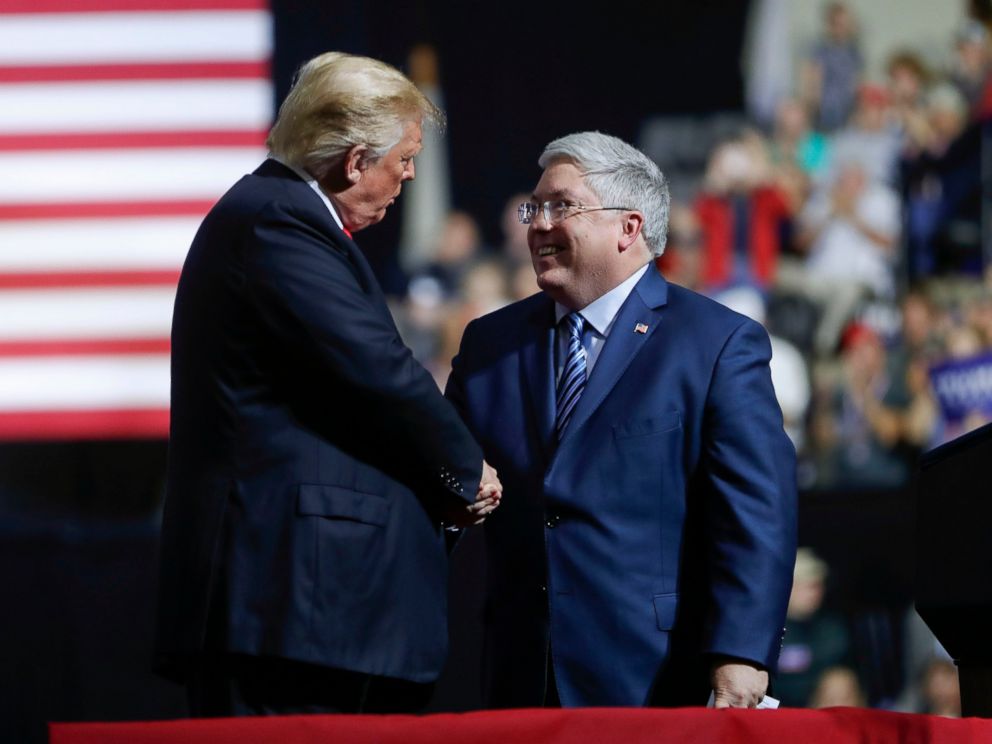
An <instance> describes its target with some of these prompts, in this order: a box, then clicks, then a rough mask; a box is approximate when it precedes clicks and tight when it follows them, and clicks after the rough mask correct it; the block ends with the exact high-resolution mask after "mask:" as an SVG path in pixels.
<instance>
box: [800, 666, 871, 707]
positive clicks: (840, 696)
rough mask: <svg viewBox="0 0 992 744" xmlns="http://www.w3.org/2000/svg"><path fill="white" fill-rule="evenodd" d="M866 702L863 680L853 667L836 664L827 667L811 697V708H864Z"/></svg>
mask: <svg viewBox="0 0 992 744" xmlns="http://www.w3.org/2000/svg"><path fill="white" fill-rule="evenodd" d="M865 704H866V701H865V693H864V690H862V689H861V681H860V680H859V679H858V675H857V674H856V673H855V671H854V670H853V669H851V668H850V667H846V666H834V667H830V668H829V669H825V670H824V671H823V673H822V674H821V675H820V678H819V679H818V680H817V682H816V687H815V688H814V689H813V695H812V697H810V701H809V707H810V708H836V707H839V706H843V707H847V708H864V707H865Z"/></svg>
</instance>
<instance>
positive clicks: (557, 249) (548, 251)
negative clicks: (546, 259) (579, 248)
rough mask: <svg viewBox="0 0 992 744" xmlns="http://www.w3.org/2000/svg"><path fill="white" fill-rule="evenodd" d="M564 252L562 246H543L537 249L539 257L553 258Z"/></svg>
mask: <svg viewBox="0 0 992 744" xmlns="http://www.w3.org/2000/svg"><path fill="white" fill-rule="evenodd" d="M563 250H565V249H564V248H562V247H561V246H560V245H542V246H541V247H540V248H538V249H537V255H538V256H553V255H555V254H556V253H561V252H562V251H563Z"/></svg>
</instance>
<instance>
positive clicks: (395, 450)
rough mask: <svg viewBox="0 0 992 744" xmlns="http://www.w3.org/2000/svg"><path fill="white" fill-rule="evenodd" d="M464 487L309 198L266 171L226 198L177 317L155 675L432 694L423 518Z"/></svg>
mask: <svg viewBox="0 0 992 744" xmlns="http://www.w3.org/2000/svg"><path fill="white" fill-rule="evenodd" d="M481 470H482V452H481V450H480V449H479V447H478V445H477V444H476V443H475V442H474V440H473V439H472V438H471V436H470V434H469V433H468V431H467V430H466V428H465V425H464V424H463V423H462V421H461V420H460V419H459V417H458V414H457V413H456V412H455V411H454V409H453V408H452V407H451V405H450V404H449V403H448V402H447V401H445V400H444V398H443V397H442V396H441V394H440V391H439V390H438V389H437V386H436V384H435V382H434V380H433V379H432V378H431V376H430V375H429V374H428V373H427V372H426V371H425V370H424V368H423V367H421V366H420V365H419V364H418V363H417V362H416V361H414V359H413V357H412V356H411V354H410V351H409V350H408V349H407V347H406V346H404V344H403V343H402V341H401V340H400V338H399V335H398V334H397V331H396V328H395V326H394V324H393V320H392V318H391V316H390V314H389V311H388V309H387V307H386V303H385V300H384V298H383V295H382V292H381V290H380V289H379V286H378V284H377V283H376V281H375V279H374V278H373V276H372V273H371V271H370V269H369V265H368V263H367V261H366V260H365V258H364V256H363V255H362V254H361V252H360V251H359V249H358V247H357V246H356V245H355V244H354V243H353V242H352V240H351V239H350V238H348V237H347V236H346V235H345V234H344V233H343V232H342V231H341V230H340V229H339V228H338V227H337V225H336V224H335V223H334V221H333V219H332V217H331V215H330V213H329V212H328V210H327V208H326V206H325V205H324V204H323V203H322V202H321V200H320V198H319V197H318V195H317V194H316V193H315V192H314V191H313V190H312V189H311V188H310V187H309V186H308V185H307V184H306V183H305V182H304V181H302V180H301V179H300V178H298V177H297V176H296V175H295V174H294V173H293V172H292V171H291V170H290V169H288V168H286V167H285V166H283V165H281V164H279V163H278V162H276V161H273V160H269V161H266V162H265V163H264V164H263V165H262V166H261V167H259V169H258V170H256V171H255V172H254V173H253V174H251V175H249V176H246V177H244V178H243V179H242V180H241V181H239V182H238V183H237V184H236V185H235V186H234V187H233V188H232V189H231V190H230V191H229V192H228V193H227V194H226V195H225V196H224V197H223V198H222V199H221V200H220V201H219V202H218V203H217V205H216V206H215V207H214V208H213V209H212V210H211V212H210V214H209V215H208V216H207V217H206V219H205V220H204V222H203V225H202V226H201V228H200V230H199V232H198V233H197V236H196V238H195V240H194V242H193V245H192V247H191V248H190V251H189V255H188V257H187V259H186V263H185V265H184V267H183V272H182V277H181V279H180V282H179V291H178V295H177V297H176V305H175V314H174V318H173V333H172V429H171V436H170V445H169V463H168V483H167V496H166V504H165V515H164V524H163V533H162V584H161V603H160V617H159V620H160V622H159V638H158V649H159V653H160V655H161V657H162V659H163V661H164V662H166V663H167V664H168V663H173V665H175V662H182V661H183V660H186V659H189V658H190V657H194V656H196V655H197V654H200V653H203V652H212V651H229V652H237V653H243V654H253V655H268V656H276V657H282V658H288V659H295V660H300V661H305V662H310V663H314V664H319V665H324V666H328V667H336V668H341V669H347V670H353V671H357V672H365V673H370V674H376V675H385V676H390V677H396V678H402V679H408V680H414V681H419V682H425V681H430V680H433V679H434V678H435V677H436V676H437V675H438V673H439V670H440V668H441V665H442V663H443V661H444V658H445V655H446V651H447V628H446V580H447V555H446V550H445V540H444V534H443V530H442V529H441V527H440V512H439V507H440V505H441V503H442V501H444V500H451V499H462V500H464V501H466V502H470V501H472V500H473V499H474V496H475V491H476V488H477V487H478V482H479V474H480V472H481ZM456 503H457V502H456Z"/></svg>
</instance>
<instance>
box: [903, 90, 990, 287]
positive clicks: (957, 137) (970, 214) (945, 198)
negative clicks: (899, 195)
mask: <svg viewBox="0 0 992 744" xmlns="http://www.w3.org/2000/svg"><path fill="white" fill-rule="evenodd" d="M981 150H982V144H981V129H980V127H979V126H977V125H971V126H969V125H968V105H967V102H966V101H965V99H964V97H963V96H962V95H961V93H960V92H959V91H958V90H957V89H956V88H955V87H954V86H953V85H951V84H950V83H941V84H938V85H935V86H934V87H933V88H932V89H931V91H930V92H929V93H928V95H927V99H926V127H925V129H923V130H921V132H920V133H919V136H918V137H917V140H916V141H913V142H909V143H908V144H907V146H906V148H905V149H904V151H903V159H902V162H901V180H902V191H903V198H904V201H905V204H906V225H907V231H908V232H907V236H906V238H907V240H906V242H907V261H908V267H907V268H908V271H909V276H910V279H912V280H920V279H925V278H927V277H930V276H934V275H947V274H951V275H960V274H970V275H972V276H978V275H980V274H981V273H982V269H983V266H984V259H983V256H982V245H981V240H980V235H981V219H982V217H981V216H982V185H981V160H980V153H981Z"/></svg>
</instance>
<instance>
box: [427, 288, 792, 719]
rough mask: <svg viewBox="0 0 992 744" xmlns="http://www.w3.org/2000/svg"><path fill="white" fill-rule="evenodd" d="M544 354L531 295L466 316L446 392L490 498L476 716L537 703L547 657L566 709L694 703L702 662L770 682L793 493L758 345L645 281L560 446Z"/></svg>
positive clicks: (742, 329) (743, 331) (547, 344)
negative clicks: (491, 481) (717, 661)
mask: <svg viewBox="0 0 992 744" xmlns="http://www.w3.org/2000/svg"><path fill="white" fill-rule="evenodd" d="M641 324H643V326H646V329H645V328H643V327H641V328H638V326H639V325H641ZM640 331H643V332H640ZM554 344H555V333H554V305H553V303H552V301H551V300H550V299H549V298H548V297H546V296H544V295H535V296H534V297H531V298H529V299H526V300H523V301H521V302H518V303H515V304H513V305H511V306H509V307H507V308H504V309H502V310H499V311H497V312H495V313H492V314H490V315H487V316H485V317H483V318H480V319H479V320H476V321H474V322H473V323H471V324H470V325H469V327H468V328H467V329H466V331H465V335H464V337H463V339H462V345H461V350H460V352H459V354H458V356H457V357H456V359H455V361H454V363H453V371H452V375H451V378H450V381H449V383H448V388H447V391H446V392H447V395H448V397H449V399H450V400H452V401H453V402H454V403H455V404H456V406H457V407H458V408H459V410H460V411H461V413H462V415H463V417H464V418H465V421H466V423H468V425H469V428H470V429H471V430H472V433H473V434H474V435H475V437H476V439H477V440H478V441H479V443H480V444H481V445H482V448H483V451H484V452H485V454H486V458H487V460H488V461H489V462H491V463H492V464H493V465H494V466H495V467H496V468H497V470H498V471H499V475H500V480H501V481H502V483H503V486H504V495H503V501H502V504H501V506H500V508H499V509H498V510H497V511H496V512H495V513H494V514H493V515H492V516H491V517H490V518H489V519H488V520H487V522H486V524H485V532H486V538H487V539H486V545H487V551H488V565H489V577H488V593H487V601H486V610H485V612H486V653H485V659H484V668H485V670H486V677H487V687H488V695H489V702H490V703H491V704H492V705H493V706H496V707H524V706H535V705H540V704H541V701H542V698H543V694H544V682H545V673H546V660H547V653H548V647H549V643H550V652H551V657H552V660H553V665H554V672H555V676H556V678H557V683H558V691H559V695H560V697H561V701H562V703H563V704H564V705H566V706H578V705H645V704H663V705H677V704H694V705H703V704H705V702H706V697H707V695H708V692H709V688H708V686H707V672H708V669H707V667H708V661H711V660H712V658H713V657H712V656H710V655H713V654H721V655H728V656H732V657H738V658H742V659H746V660H750V661H753V662H756V663H758V664H760V665H763V666H765V667H769V668H771V667H774V665H775V663H776V660H777V656H778V651H779V648H780V646H781V640H782V628H783V623H784V621H785V608H786V605H787V602H788V597H789V592H790V588H791V584H792V565H793V562H794V558H795V549H796V545H795V543H796V486H795V451H794V449H793V447H792V444H791V443H790V442H789V440H788V438H787V437H786V435H785V432H784V431H783V428H782V416H781V412H780V410H779V407H778V404H777V403H776V400H775V395H774V391H773V389H772V384H771V378H770V374H769V368H768V361H769V359H770V357H771V349H770V344H769V341H768V336H767V334H766V333H765V331H764V330H763V329H762V328H761V326H760V325H758V324H757V323H755V322H753V321H751V320H749V319H747V318H745V317H744V316H741V315H738V314H736V313H734V312H731V311H730V310H728V309H726V308H724V307H723V306H721V305H719V304H717V303H715V302H713V301H711V300H708V299H706V298H704V297H702V296H701V295H698V294H695V293H694V292H690V291H688V290H686V289H683V288H681V287H678V286H676V285H669V284H668V283H666V282H665V280H664V279H663V278H662V277H661V276H660V275H659V274H658V273H657V272H656V271H655V270H654V269H653V268H649V270H648V271H647V273H646V274H645V275H644V277H643V278H642V279H641V280H640V281H639V282H638V283H637V285H636V286H635V288H634V290H633V291H632V292H631V294H630V296H629V297H628V299H627V301H626V302H625V304H624V305H623V307H622V308H621V310H620V311H619V314H618V316H617V318H616V321H615V324H614V326H613V328H612V331H611V333H610V335H609V337H608V338H607V340H606V343H605V345H604V346H603V349H602V352H601V354H600V356H599V358H598V360H597V362H596V366H595V367H594V368H593V371H592V373H591V375H590V377H589V380H588V383H587V386H586V389H585V391H584V393H583V394H582V397H581V398H580V399H579V402H578V405H577V406H576V408H575V409H574V412H573V414H572V419H571V422H570V423H569V426H568V429H567V430H566V432H565V434H564V437H563V439H562V440H561V442H560V443H556V441H555V440H556V436H555V433H554V417H555V410H554V405H555V404H554V385H555V382H554V375H555V367H554Z"/></svg>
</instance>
